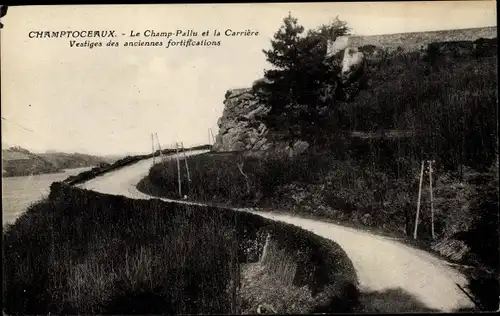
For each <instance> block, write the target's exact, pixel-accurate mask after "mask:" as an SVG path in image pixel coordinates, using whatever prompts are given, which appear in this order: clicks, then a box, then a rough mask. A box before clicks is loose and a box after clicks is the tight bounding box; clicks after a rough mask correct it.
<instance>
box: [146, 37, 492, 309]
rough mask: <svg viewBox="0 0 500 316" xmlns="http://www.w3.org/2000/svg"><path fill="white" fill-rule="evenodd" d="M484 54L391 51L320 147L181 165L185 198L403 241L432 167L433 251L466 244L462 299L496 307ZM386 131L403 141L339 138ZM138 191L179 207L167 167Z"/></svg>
mask: <svg viewBox="0 0 500 316" xmlns="http://www.w3.org/2000/svg"><path fill="white" fill-rule="evenodd" d="M482 44H484V43H483V42H480V41H477V42H476V45H477V46H476V47H477V48H475V49H474V50H471V47H472V43H471V42H468V43H458V48H457V47H452V49H451V50H452V51H453V50H455V53H454V54H450V53H449V52H448V53H447V54H446V55H440V54H439V53H436V51H433V48H432V47H434V46H431V47H430V49H429V52H430V54H429V55H428V56H427V57H426V58H422V56H419V54H418V53H411V54H406V53H405V54H400V53H395V54H393V55H391V56H386V57H382V58H380V59H379V60H377V61H372V62H371V63H368V65H367V76H366V77H367V78H368V82H367V88H366V90H364V91H361V92H360V94H359V95H358V97H357V98H355V99H354V100H352V101H350V102H346V103H344V104H338V105H337V109H338V110H337V111H336V112H335V116H334V119H335V120H336V124H334V125H336V126H339V127H341V128H342V130H341V131H339V130H336V133H333V134H335V135H336V136H338V137H337V138H336V139H335V140H331V141H330V142H329V145H327V146H325V147H323V148H321V149H318V148H313V149H311V150H310V151H309V152H307V153H305V154H304V155H302V156H299V157H296V158H293V159H278V158H276V159H273V158H267V159H265V160H263V159H257V158H251V157H245V156H244V155H242V153H210V154H205V155H200V156H197V157H193V158H188V165H189V171H190V175H191V181H188V179H187V173H186V171H185V163H184V161H181V164H180V168H181V174H182V187H183V194H186V195H188V198H189V199H191V200H196V201H204V202H211V203H216V204H223V205H224V204H225V205H227V204H229V205H231V206H259V207H267V208H272V209H286V210H287V211H288V212H294V213H298V214H301V215H304V216H314V217H320V218H323V219H328V220H334V221H337V222H340V223H343V224H345V225H351V226H356V227H363V228H367V229H371V230H375V231H378V232H381V233H384V234H389V235H392V236H399V237H401V238H406V239H407V240H411V239H410V238H411V235H412V233H413V228H414V224H415V223H414V221H415V219H414V216H415V210H416V200H417V192H418V181H419V171H420V163H421V161H422V160H427V159H433V160H435V163H434V173H433V183H434V199H435V204H434V209H435V230H436V241H443V240H447V239H456V240H461V241H464V242H465V244H466V245H467V246H468V247H469V251H468V252H467V255H464V256H462V255H460V256H458V257H459V258H457V260H459V261H460V262H461V263H464V264H469V265H472V266H475V267H478V268H479V271H481V275H482V276H481V277H478V278H475V279H473V280H472V281H471V289H470V290H471V291H472V292H474V295H476V299H477V300H480V301H481V305H482V307H481V308H482V309H486V310H494V309H496V308H497V306H498V280H497V276H498V255H495V256H492V255H491V254H492V253H495V254H497V253H498V238H497V234H498V228H497V226H498V225H497V224H498V214H497V211H496V210H497V209H498V164H497V162H496V159H498V158H497V157H498V152H497V147H496V146H497V143H496V142H497V138H496V137H497V128H496V127H497V125H496V116H497V110H496V109H497V76H496V75H497V74H496V69H497V68H496V40H495V41H494V44H491V43H490V44H488V45H490V46H488V45H486V48H485V49H483V48H482V46H481V45H482ZM460 45H462V46H464V45H465V48H466V49H465V50H463V51H465V52H466V53H465V54H463V53H461V52H462V48H463V47H460ZM455 46H457V45H455ZM469 46H471V47H469ZM445 48H446V47H445ZM492 48H495V51H494V52H493V51H492ZM365 49H369V48H365ZM471 51H473V53H471ZM384 129H390V130H403V131H406V132H405V133H404V134H409V135H410V137H402V136H401V137H385V138H359V137H348V136H341V135H350V134H352V132H354V131H363V132H365V134H370V133H372V132H378V131H380V130H384ZM408 132H409V133H408ZM325 134H328V131H325ZM427 181H428V175H427V174H425V182H424V192H423V196H422V201H423V202H422V209H421V215H420V216H421V217H420V218H421V221H420V223H419V231H418V235H419V244H420V246H422V247H426V248H427V249H429V247H430V246H431V245H433V244H435V243H436V241H433V240H432V239H431V229H430V222H431V221H430V208H429V196H428V185H427V183H428V182H427ZM138 188H139V189H141V190H143V191H145V192H147V193H150V194H154V195H157V196H165V197H170V198H178V197H179V196H178V193H177V166H176V163H175V161H167V162H165V163H163V164H157V165H156V166H154V167H153V168H152V169H151V170H150V172H149V176H148V177H147V178H146V179H144V180H143V181H142V182H141V183H140V184H139V186H138ZM484 274H486V275H487V276H486V277H485V276H484ZM481 288H483V290H480V289H481Z"/></svg>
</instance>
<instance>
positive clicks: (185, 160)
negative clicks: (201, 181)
mask: <svg viewBox="0 0 500 316" xmlns="http://www.w3.org/2000/svg"><path fill="white" fill-rule="evenodd" d="M181 148H182V153H183V154H184V162H185V163H186V170H187V176H188V181H189V182H191V175H190V174H189V166H188V161H187V156H186V151H185V150H184V143H183V142H181Z"/></svg>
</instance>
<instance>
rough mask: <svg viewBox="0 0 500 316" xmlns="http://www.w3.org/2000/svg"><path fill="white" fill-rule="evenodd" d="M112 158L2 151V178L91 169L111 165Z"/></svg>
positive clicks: (22, 150) (27, 151) (23, 150)
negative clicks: (81, 168)
mask: <svg viewBox="0 0 500 316" xmlns="http://www.w3.org/2000/svg"><path fill="white" fill-rule="evenodd" d="M114 160H115V159H114V158H112V157H108V158H105V157H98V156H93V155H87V154H80V153H61V152H48V153H41V154H35V153H32V152H30V151H29V150H27V149H24V148H22V147H10V148H8V149H2V176H4V177H12V176H26V175H31V174H43V173H56V172H62V171H63V170H64V169H71V168H80V167H92V166H97V165H100V164H103V163H112V162H113V161H114Z"/></svg>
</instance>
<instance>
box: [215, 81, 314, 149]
mask: <svg viewBox="0 0 500 316" xmlns="http://www.w3.org/2000/svg"><path fill="white" fill-rule="evenodd" d="M260 81H262V80H260ZM256 82H259V80H257V81H256ZM254 85H255V83H254ZM224 106H225V107H224V112H223V114H222V117H221V118H219V120H218V122H217V124H218V125H219V133H218V134H217V137H216V141H215V144H214V145H213V147H212V150H214V151H244V152H245V154H246V155H252V156H258V157H262V156H268V155H273V156H289V157H290V156H295V155H298V154H300V153H302V152H304V151H305V150H307V148H309V144H308V143H307V142H305V141H301V140H297V141H295V142H293V143H290V142H286V141H284V140H283V139H282V138H281V137H280V135H278V134H275V133H274V134H273V133H270V132H269V130H268V128H267V126H266V125H265V123H264V122H263V116H264V115H266V114H267V113H268V112H269V110H270V109H269V107H267V106H265V105H263V104H261V103H260V102H259V101H258V100H257V98H256V96H255V95H254V94H253V92H252V89H251V88H245V89H233V90H229V91H227V93H226V99H225V101H224Z"/></svg>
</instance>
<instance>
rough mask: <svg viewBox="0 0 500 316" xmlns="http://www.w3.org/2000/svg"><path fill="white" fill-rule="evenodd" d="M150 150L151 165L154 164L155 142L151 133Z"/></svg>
mask: <svg viewBox="0 0 500 316" xmlns="http://www.w3.org/2000/svg"><path fill="white" fill-rule="evenodd" d="M151 149H152V151H153V165H154V164H155V141H154V136H153V133H151Z"/></svg>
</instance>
